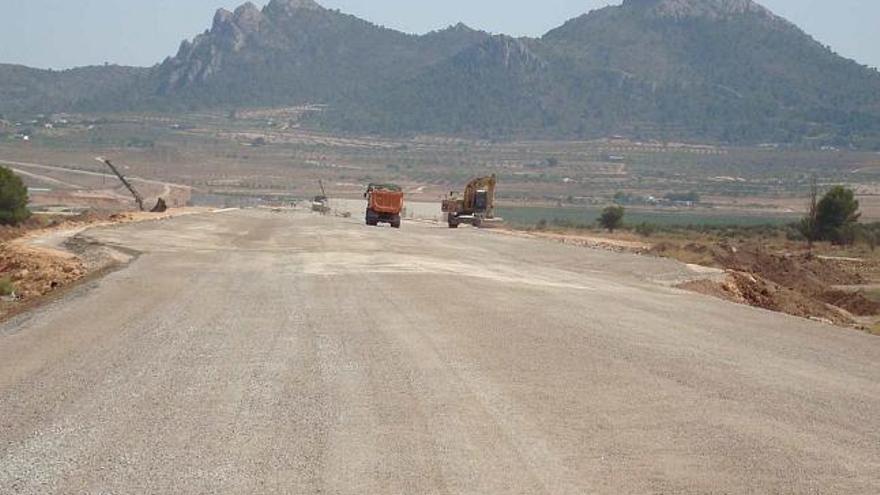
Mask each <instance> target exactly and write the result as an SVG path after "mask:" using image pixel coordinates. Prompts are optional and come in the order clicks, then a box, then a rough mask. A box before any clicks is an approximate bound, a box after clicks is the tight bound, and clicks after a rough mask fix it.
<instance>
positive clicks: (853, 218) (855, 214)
mask: <svg viewBox="0 0 880 495" xmlns="http://www.w3.org/2000/svg"><path fill="white" fill-rule="evenodd" d="M859 217H861V214H860V213H859V202H858V200H857V199H856V198H855V193H854V192H853V190H852V189H847V188H845V187H843V186H835V187H833V188H831V190H830V191H828V192H827V193H826V194H825V196H823V197H822V199H821V200H820V201H819V204H818V205H817V207H816V232H817V233H818V237H819V238H820V239H822V240H825V241H831V242H833V243H835V244H848V243H852V241H853V240H854V236H853V233H854V232H855V226H856V224H857V223H858V222H859Z"/></svg>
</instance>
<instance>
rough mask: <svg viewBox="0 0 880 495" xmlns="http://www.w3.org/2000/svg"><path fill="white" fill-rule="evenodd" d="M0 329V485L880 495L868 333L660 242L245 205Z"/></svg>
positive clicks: (876, 365)
mask: <svg viewBox="0 0 880 495" xmlns="http://www.w3.org/2000/svg"><path fill="white" fill-rule="evenodd" d="M81 235H85V236H87V237H88V238H89V239H90V240H93V241H95V242H101V243H106V244H110V245H114V246H119V247H124V248H126V249H127V250H136V251H138V252H140V253H142V254H141V255H140V256H139V257H137V258H136V259H135V260H134V261H133V262H132V263H131V264H130V265H129V266H127V267H126V268H125V269H122V270H120V271H117V272H115V273H112V274H110V275H108V276H107V277H105V278H103V279H102V280H100V281H97V282H92V283H90V285H85V286H82V287H81V288H79V289H77V290H75V291H73V292H72V293H70V294H68V295H67V296H65V297H63V298H62V299H60V300H57V301H55V302H53V303H51V304H50V305H49V306H46V307H44V308H42V309H40V310H38V311H35V312H32V313H30V314H28V315H26V316H24V317H21V318H19V319H17V320H14V321H10V322H8V323H6V324H3V325H0V493H2V494H56V493H57V494H110V493H119V494H123V493H152V494H166V493H167V494H172V493H173V494H208V493H223V494H226V493H228V494H271V493H284V494H312V493H314V494H317V493H322V494H407V495H409V494H483V495H485V494H548V495H564V494H614V495H619V494H847V495H855V494H865V495H876V494H877V493H880V338H877V337H872V336H869V335H865V334H861V333H858V332H855V331H849V330H842V329H838V328H834V327H831V326H827V325H823V324H820V323H813V322H809V321H806V320H800V319H796V318H792V317H788V316H784V315H779V314H773V313H769V312H765V311H760V310H756V309H752V308H748V307H742V306H736V305H733V304H729V303H725V302H722V301H717V300H714V299H710V298H706V297H703V296H700V295H696V294H690V293H685V292H682V291H679V290H676V289H673V288H671V285H672V284H673V283H674V282H675V281H677V280H683V279H685V278H687V277H689V276H692V275H693V274H692V273H691V272H690V271H689V270H688V268H686V267H684V266H682V265H679V264H676V263H673V262H670V261H664V260H657V259H652V258H647V257H638V256H632V255H621V254H614V253H609V252H602V251H593V250H589V249H583V248H576V247H570V246H564V245H561V244H555V243H551V242H545V241H536V240H530V239H522V238H517V237H511V236H505V235H500V234H497V233H490V232H485V231H476V230H472V229H461V230H459V231H450V230H448V229H446V228H443V227H441V226H437V225H430V224H424V223H405V224H404V228H403V229H402V230H400V231H397V230H393V229H390V228H369V227H366V226H363V225H361V224H360V222H358V219H336V218H325V217H319V216H314V215H311V214H307V213H304V212H302V213H289V212H284V213H272V212H268V211H257V210H243V211H231V212H224V213H217V214H206V215H192V216H186V217H180V218H175V219H171V220H166V221H161V222H149V223H141V224H131V225H125V226H118V227H107V228H101V229H96V230H91V231H87V232H85V233H84V234H81Z"/></svg>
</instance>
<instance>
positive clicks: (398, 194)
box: [364, 184, 404, 229]
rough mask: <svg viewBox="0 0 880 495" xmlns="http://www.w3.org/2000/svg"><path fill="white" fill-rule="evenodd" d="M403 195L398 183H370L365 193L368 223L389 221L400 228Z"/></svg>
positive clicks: (374, 223)
mask: <svg viewBox="0 0 880 495" xmlns="http://www.w3.org/2000/svg"><path fill="white" fill-rule="evenodd" d="M403 196H404V195H403V190H402V189H401V188H400V186H398V185H396V184H370V185H369V186H368V187H367V192H365V193H364V198H366V199H367V215H366V223H367V225H370V226H376V225H379V224H380V223H387V224H390V225H391V226H392V227H394V228H395V229H399V228H400V213H401V211H403Z"/></svg>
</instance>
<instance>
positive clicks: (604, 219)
mask: <svg viewBox="0 0 880 495" xmlns="http://www.w3.org/2000/svg"><path fill="white" fill-rule="evenodd" d="M625 213H626V210H624V208H623V207H622V206H609V207H608V208H605V209H604V210H602V215H600V216H599V225H601V226H602V228H605V229H608V232H612V233H613V232H614V231H615V230H617V229H619V228H620V227H623V216H624V214H625Z"/></svg>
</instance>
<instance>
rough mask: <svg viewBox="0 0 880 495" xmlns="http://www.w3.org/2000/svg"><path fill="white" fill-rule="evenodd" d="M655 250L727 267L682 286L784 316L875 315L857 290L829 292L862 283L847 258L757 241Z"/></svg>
mask: <svg viewBox="0 0 880 495" xmlns="http://www.w3.org/2000/svg"><path fill="white" fill-rule="evenodd" d="M655 252H656V253H657V254H660V255H663V256H670V255H673V256H674V257H676V258H679V259H683V260H693V259H702V260H703V261H704V264H711V265H713V266H716V267H719V268H723V269H725V270H727V277H726V278H725V280H724V281H722V282H717V281H709V280H703V281H697V282H691V283H688V284H685V285H683V286H682V288H685V289H688V290H693V291H696V292H700V293H703V294H707V295H711V296H715V297H720V298H723V299H727V300H730V301H734V302H738V303H741V304H748V305H750V306H755V307H759V308H764V309H768V310H771V311H779V312H783V313H787V314H790V315H795V316H801V317H805V318H813V319H819V320H824V321H830V322H833V323H837V324H843V325H848V324H853V323H854V321H853V318H852V317H853V316H873V315H878V314H880V303H877V302H874V301H871V300H869V299H868V298H866V297H865V296H864V295H862V294H860V293H858V292H845V291H839V290H832V287H833V286H856V285H862V284H864V283H866V280H865V278H864V277H863V275H862V273H863V270H862V269H861V268H860V267H859V266H858V264H859V262H858V261H857V260H856V261H853V260H842V259H828V258H820V257H815V256H808V255H806V254H788V253H771V252H768V251H767V250H765V249H764V248H763V247H762V246H760V245H747V246H731V245H726V244H718V245H706V244H697V243H692V244H686V245H683V246H670V245H658V246H656V247H655Z"/></svg>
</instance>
